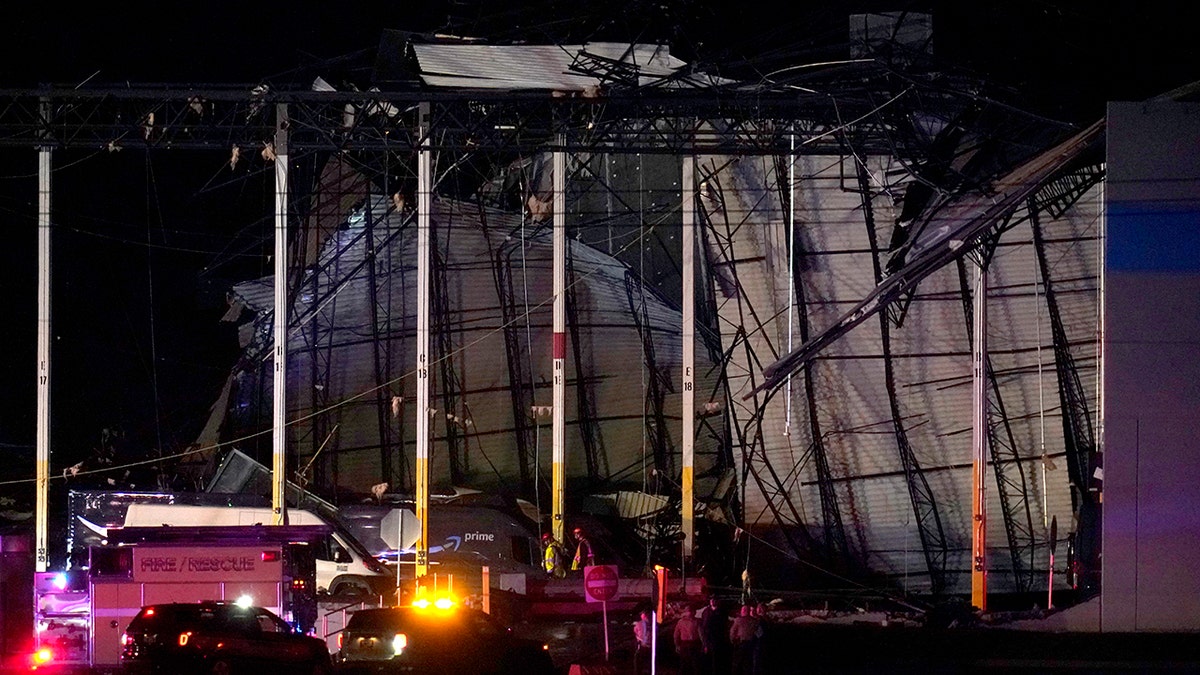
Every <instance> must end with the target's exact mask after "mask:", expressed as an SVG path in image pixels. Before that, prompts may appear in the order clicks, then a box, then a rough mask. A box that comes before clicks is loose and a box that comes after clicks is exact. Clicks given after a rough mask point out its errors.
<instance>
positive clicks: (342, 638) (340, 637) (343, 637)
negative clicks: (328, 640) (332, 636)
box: [338, 633, 346, 649]
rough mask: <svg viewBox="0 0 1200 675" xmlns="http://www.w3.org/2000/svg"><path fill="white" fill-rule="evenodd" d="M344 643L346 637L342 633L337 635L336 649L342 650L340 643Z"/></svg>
mask: <svg viewBox="0 0 1200 675" xmlns="http://www.w3.org/2000/svg"><path fill="white" fill-rule="evenodd" d="M345 641H346V635H345V634H344V633H338V649H341V648H342V643H344V642H345Z"/></svg>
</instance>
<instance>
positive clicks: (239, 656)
mask: <svg viewBox="0 0 1200 675" xmlns="http://www.w3.org/2000/svg"><path fill="white" fill-rule="evenodd" d="M268 666H286V667H287V668H288V669H289V673H292V674H293V675H310V674H311V675H327V674H328V673H329V672H330V670H331V668H330V662H329V650H328V649H326V647H325V643H324V642H323V641H321V640H318V639H317V638H314V637H310V636H307V635H303V634H301V633H298V632H296V630H295V629H293V628H292V626H291V625H289V624H288V623H287V622H286V621H284V620H283V619H281V618H279V617H278V616H276V615H275V614H273V613H271V612H270V611H268V610H266V609H263V608H262V607H248V606H242V605H239V604H236V603H228V602H190V603H172V604H162V605H147V606H146V607H143V608H142V610H141V611H140V612H138V615H137V616H135V617H134V618H133V621H131V622H130V623H129V627H128V628H126V629H125V634H124V635H122V636H121V669H122V671H123V672H125V673H130V674H133V673H171V674H175V673H179V674H183V673H203V674H205V675H210V674H211V675H230V674H232V673H243V672H244V673H249V672H252V671H253V670H254V669H262V668H264V667H268Z"/></svg>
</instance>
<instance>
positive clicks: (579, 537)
mask: <svg viewBox="0 0 1200 675" xmlns="http://www.w3.org/2000/svg"><path fill="white" fill-rule="evenodd" d="M575 541H576V542H577V543H576V544H575V558H574V559H573V560H572V561H571V569H572V570H581V569H583V568H584V567H590V566H592V565H595V564H596V552H595V551H593V550H592V542H590V541H588V538H587V536H586V535H585V534H584V533H583V528H580V527H577V528H575Z"/></svg>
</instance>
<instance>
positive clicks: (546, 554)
mask: <svg viewBox="0 0 1200 675" xmlns="http://www.w3.org/2000/svg"><path fill="white" fill-rule="evenodd" d="M542 547H543V555H542V567H543V569H545V571H546V576H548V577H553V578H555V579H562V578H563V577H565V576H567V569H566V567H565V566H564V562H563V558H564V557H565V556H566V551H564V550H563V545H562V544H560V543H559V542H558V540H557V539H555V538H554V535H552V534H550V533H549V532H546V533H545V534H543V535H542Z"/></svg>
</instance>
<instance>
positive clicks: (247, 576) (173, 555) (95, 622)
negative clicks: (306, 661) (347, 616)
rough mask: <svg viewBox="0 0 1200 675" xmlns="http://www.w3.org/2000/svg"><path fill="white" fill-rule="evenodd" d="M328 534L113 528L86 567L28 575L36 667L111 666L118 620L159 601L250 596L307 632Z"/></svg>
mask: <svg viewBox="0 0 1200 675" xmlns="http://www.w3.org/2000/svg"><path fill="white" fill-rule="evenodd" d="M328 536H329V528H328V527H327V526H324V525H294V526H262V525H252V526H207V527H126V528H121V529H119V530H113V531H112V532H111V533H110V537H109V544H108V545H107V546H93V547H90V549H89V565H88V566H87V568H86V570H76V571H72V572H71V573H65V572H63V573H56V572H40V573H38V574H37V575H35V576H36V578H35V583H34V594H35V617H34V622H35V627H34V632H35V635H34V639H35V645H36V652H35V654H37V655H38V656H37V658H38V660H39V661H41V664H40V665H41V668H40V669H42V670H48V671H50V672H72V671H73V670H79V671H86V672H91V673H98V672H107V671H115V670H116V669H117V668H118V667H119V665H120V653H121V635H122V633H124V631H125V628H126V627H127V626H128V625H129V622H130V620H132V619H133V617H134V616H135V615H136V614H137V613H138V611H139V610H140V609H141V608H142V607H143V606H145V605H150V604H157V603H167V602H197V601H203V600H226V601H230V602H234V601H242V602H248V603H250V604H253V605H255V606H258V607H265V608H267V609H270V610H271V611H273V612H275V613H276V614H278V615H279V616H280V617H282V618H284V619H285V620H287V621H288V622H290V623H291V624H292V625H294V626H295V627H296V628H297V629H298V630H300V631H303V632H306V633H307V632H312V630H313V627H314V624H315V621H316V618H317V598H316V562H315V561H316V558H315V553H316V548H317V546H318V545H319V543H320V542H321V541H323V540H325V539H326V538H327V537H328Z"/></svg>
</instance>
